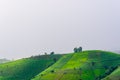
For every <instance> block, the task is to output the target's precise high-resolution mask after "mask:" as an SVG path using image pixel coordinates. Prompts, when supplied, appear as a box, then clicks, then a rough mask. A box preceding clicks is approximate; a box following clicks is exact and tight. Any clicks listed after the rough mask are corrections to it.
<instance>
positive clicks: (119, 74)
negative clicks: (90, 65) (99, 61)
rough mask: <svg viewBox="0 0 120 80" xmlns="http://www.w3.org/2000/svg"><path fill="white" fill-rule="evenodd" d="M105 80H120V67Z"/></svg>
mask: <svg viewBox="0 0 120 80" xmlns="http://www.w3.org/2000/svg"><path fill="white" fill-rule="evenodd" d="M103 80H120V67H118V68H117V69H116V70H115V71H113V72H112V73H111V74H110V75H109V76H107V77H106V78H104V79H103Z"/></svg>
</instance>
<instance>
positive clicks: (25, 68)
mask: <svg viewBox="0 0 120 80" xmlns="http://www.w3.org/2000/svg"><path fill="white" fill-rule="evenodd" d="M61 56H62V55H57V54H55V55H43V56H35V57H31V58H25V59H20V60H17V61H12V62H8V63H4V64H0V80H30V79H31V78H33V77H34V76H35V75H37V74H38V73H40V72H41V71H43V70H45V69H46V68H48V67H49V66H50V65H52V64H53V63H55V61H57V60H58V59H59V58H60V57H61ZM54 59H55V60H54Z"/></svg>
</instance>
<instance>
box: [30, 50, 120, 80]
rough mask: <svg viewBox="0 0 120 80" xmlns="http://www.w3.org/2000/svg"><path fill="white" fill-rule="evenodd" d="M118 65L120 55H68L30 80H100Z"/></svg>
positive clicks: (100, 52) (88, 53) (91, 53)
mask: <svg viewBox="0 0 120 80" xmlns="http://www.w3.org/2000/svg"><path fill="white" fill-rule="evenodd" d="M119 65H120V55H119V54H115V53H112V52H106V51H100V50H90V51H83V52H79V53H70V54H68V55H65V56H63V57H62V58H61V59H60V60H58V61H57V62H56V63H55V64H54V65H52V66H51V67H49V68H47V69H46V70H45V71H43V72H41V73H40V74H39V75H37V76H36V77H35V78H33V79H32V80H100V79H103V78H105V77H106V76H108V75H110V73H112V72H113V71H114V70H116V68H117V67H118V66H119ZM119 76H120V73H119Z"/></svg>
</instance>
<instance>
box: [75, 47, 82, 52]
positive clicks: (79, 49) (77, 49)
mask: <svg viewBox="0 0 120 80" xmlns="http://www.w3.org/2000/svg"><path fill="white" fill-rule="evenodd" d="M77 52H82V47H79V48H77V47H75V48H74V53H77Z"/></svg>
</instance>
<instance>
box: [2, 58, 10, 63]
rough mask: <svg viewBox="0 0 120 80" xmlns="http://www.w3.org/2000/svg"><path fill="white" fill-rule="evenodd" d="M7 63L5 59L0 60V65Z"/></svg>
mask: <svg viewBox="0 0 120 80" xmlns="http://www.w3.org/2000/svg"><path fill="white" fill-rule="evenodd" d="M9 61H10V60H8V59H5V58H4V59H0V64H1V63H6V62H9Z"/></svg>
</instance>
